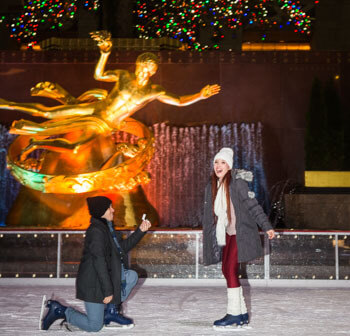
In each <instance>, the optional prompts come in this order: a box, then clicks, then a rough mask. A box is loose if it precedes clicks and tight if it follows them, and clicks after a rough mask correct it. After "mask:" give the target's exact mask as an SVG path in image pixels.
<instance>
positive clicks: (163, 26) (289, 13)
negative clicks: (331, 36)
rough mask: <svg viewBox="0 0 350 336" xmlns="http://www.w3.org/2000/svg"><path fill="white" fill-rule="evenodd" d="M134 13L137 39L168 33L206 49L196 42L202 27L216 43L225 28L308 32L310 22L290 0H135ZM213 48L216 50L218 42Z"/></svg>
mask: <svg viewBox="0 0 350 336" xmlns="http://www.w3.org/2000/svg"><path fill="white" fill-rule="evenodd" d="M318 2H319V1H314V4H317V3H318ZM136 13H137V16H138V24H137V26H136V27H137V29H138V33H139V37H140V38H154V37H163V36H171V37H173V38H176V39H179V40H180V41H181V42H184V43H187V44H188V47H189V48H195V49H198V50H204V49H207V48H209V46H208V45H202V44H201V43H200V41H199V36H200V33H201V30H203V29H208V30H209V31H210V33H211V34H212V37H213V40H214V41H217V42H218V41H220V39H223V38H224V37H225V33H226V32H227V28H229V29H233V30H235V29H239V28H242V29H247V28H249V26H250V27H258V28H260V29H269V28H271V27H273V28H274V27H277V28H281V29H282V28H287V27H288V26H289V27H293V30H294V32H295V33H301V34H309V33H310V31H311V23H312V22H311V18H310V16H309V15H307V14H306V13H305V12H304V11H303V6H302V4H301V2H300V1H290V0H161V1H160V0H148V1H144V0H138V1H137V10H136ZM262 39H264V37H263V38H262ZM212 47H214V48H217V49H218V48H219V43H216V44H214V45H213V46H212Z"/></svg>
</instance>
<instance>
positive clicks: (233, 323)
mask: <svg viewBox="0 0 350 336" xmlns="http://www.w3.org/2000/svg"><path fill="white" fill-rule="evenodd" d="M242 325H243V320H242V315H230V314H226V315H225V316H224V317H223V318H222V319H221V320H216V321H215V322H214V325H213V327H214V329H222V328H229V327H235V328H237V327H241V326H242Z"/></svg>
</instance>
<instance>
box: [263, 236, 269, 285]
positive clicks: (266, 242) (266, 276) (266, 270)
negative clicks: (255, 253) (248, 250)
mask: <svg viewBox="0 0 350 336" xmlns="http://www.w3.org/2000/svg"><path fill="white" fill-rule="evenodd" d="M264 250H265V253H264V279H265V280H269V279H270V242H269V239H268V238H267V235H266V234H264Z"/></svg>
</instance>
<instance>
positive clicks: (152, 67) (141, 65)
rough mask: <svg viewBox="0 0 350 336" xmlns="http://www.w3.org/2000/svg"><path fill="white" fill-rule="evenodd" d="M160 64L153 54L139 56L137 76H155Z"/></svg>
mask: <svg viewBox="0 0 350 336" xmlns="http://www.w3.org/2000/svg"><path fill="white" fill-rule="evenodd" d="M158 64H159V62H158V58H157V56H156V55H155V54H153V53H150V52H146V53H143V54H141V55H139V56H138V57H137V59H136V71H135V73H136V76H142V77H144V76H145V75H146V76H147V77H151V76H153V75H154V74H155V73H156V72H157V69H158Z"/></svg>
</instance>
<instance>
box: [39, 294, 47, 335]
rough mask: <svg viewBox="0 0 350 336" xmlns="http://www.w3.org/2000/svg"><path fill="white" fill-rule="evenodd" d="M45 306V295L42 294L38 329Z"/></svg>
mask: <svg viewBox="0 0 350 336" xmlns="http://www.w3.org/2000/svg"><path fill="white" fill-rule="evenodd" d="M45 306H46V295H44V296H43V300H42V301H41V309H40V317H39V330H41V324H42V320H43V315H44V310H45Z"/></svg>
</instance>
